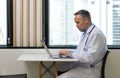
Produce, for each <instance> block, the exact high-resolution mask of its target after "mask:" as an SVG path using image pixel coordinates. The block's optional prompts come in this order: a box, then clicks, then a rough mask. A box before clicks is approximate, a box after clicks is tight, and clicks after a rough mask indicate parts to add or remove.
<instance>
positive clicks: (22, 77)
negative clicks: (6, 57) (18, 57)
mask: <svg viewBox="0 0 120 78" xmlns="http://www.w3.org/2000/svg"><path fill="white" fill-rule="evenodd" d="M0 78H27V74H17V75H3V76H0Z"/></svg>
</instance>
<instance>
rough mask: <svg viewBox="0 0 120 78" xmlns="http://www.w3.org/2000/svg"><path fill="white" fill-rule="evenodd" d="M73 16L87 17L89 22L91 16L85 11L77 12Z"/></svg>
mask: <svg viewBox="0 0 120 78" xmlns="http://www.w3.org/2000/svg"><path fill="white" fill-rule="evenodd" d="M74 15H81V16H82V17H83V18H84V17H87V18H88V19H89V20H90V21H91V15H90V13H89V12H88V11H87V10H79V11H77V12H76V13H74Z"/></svg>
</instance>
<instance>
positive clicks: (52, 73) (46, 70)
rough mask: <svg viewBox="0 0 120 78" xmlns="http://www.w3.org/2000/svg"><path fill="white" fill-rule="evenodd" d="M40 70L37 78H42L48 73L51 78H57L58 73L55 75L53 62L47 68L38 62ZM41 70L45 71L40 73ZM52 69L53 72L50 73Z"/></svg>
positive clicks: (55, 70) (55, 69)
mask: <svg viewBox="0 0 120 78" xmlns="http://www.w3.org/2000/svg"><path fill="white" fill-rule="evenodd" d="M39 68H40V70H39V74H38V75H39V77H38V78H43V77H44V76H45V75H46V74H47V73H49V74H50V75H51V76H52V77H53V78H57V76H58V73H57V66H56V63H55V62H53V63H52V64H51V65H49V66H48V67H47V66H46V65H44V63H43V62H40V67H39ZM42 68H43V69H45V71H43V72H42ZM52 68H53V69H54V71H51V69H52Z"/></svg>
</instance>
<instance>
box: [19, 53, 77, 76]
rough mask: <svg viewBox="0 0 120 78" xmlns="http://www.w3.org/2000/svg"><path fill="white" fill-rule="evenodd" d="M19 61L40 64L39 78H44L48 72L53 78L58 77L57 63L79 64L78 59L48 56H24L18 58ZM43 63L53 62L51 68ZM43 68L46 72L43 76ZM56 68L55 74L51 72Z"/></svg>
mask: <svg viewBox="0 0 120 78" xmlns="http://www.w3.org/2000/svg"><path fill="white" fill-rule="evenodd" d="M17 61H24V62H40V70H39V71H40V72H39V76H38V78H42V77H43V76H44V75H45V74H46V73H47V72H48V73H50V74H51V75H52V76H56V77H57V67H56V63H55V62H77V61H78V59H52V58H50V57H49V56H48V55H42V54H23V55H21V56H20V57H18V59H17ZM43 62H53V63H52V64H51V65H50V66H49V67H46V66H45V65H44V64H43ZM42 67H43V68H44V69H45V71H44V72H43V73H42V74H41V70H42ZM52 67H54V72H55V74H54V73H52V72H51V71H50V70H51V68H52Z"/></svg>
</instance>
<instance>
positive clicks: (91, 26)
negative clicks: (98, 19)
mask: <svg viewBox="0 0 120 78" xmlns="http://www.w3.org/2000/svg"><path fill="white" fill-rule="evenodd" d="M94 26H95V25H94V24H92V25H90V26H89V27H88V29H87V30H86V31H85V32H84V33H86V34H88V33H90V31H91V30H92V28H93V27H94Z"/></svg>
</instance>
